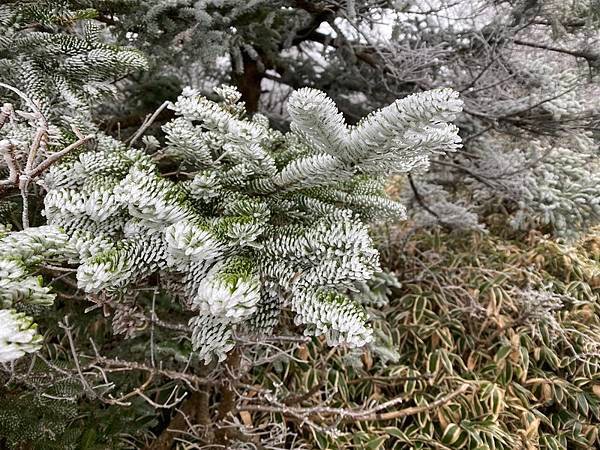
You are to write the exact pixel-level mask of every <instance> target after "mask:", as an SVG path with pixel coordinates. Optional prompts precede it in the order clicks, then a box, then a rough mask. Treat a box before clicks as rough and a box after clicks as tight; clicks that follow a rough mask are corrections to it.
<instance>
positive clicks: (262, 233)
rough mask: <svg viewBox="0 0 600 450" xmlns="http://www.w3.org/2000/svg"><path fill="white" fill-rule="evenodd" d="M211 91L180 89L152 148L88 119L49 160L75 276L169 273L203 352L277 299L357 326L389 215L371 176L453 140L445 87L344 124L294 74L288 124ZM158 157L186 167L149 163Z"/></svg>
mask: <svg viewBox="0 0 600 450" xmlns="http://www.w3.org/2000/svg"><path fill="white" fill-rule="evenodd" d="M217 93H218V94H219V95H220V96H221V98H222V102H220V103H215V102H212V101H210V100H208V99H207V98H205V97H202V96H200V95H199V94H198V92H196V91H194V90H193V89H186V90H185V91H184V93H183V94H182V95H181V96H180V97H179V98H178V100H177V102H175V103H174V104H173V105H171V108H172V109H173V110H174V111H175V114H176V116H177V117H176V118H175V119H173V120H172V121H171V122H169V123H167V124H166V125H165V126H164V127H163V129H164V132H165V135H166V136H165V142H166V146H165V147H164V148H163V149H161V150H159V152H158V153H157V154H156V158H154V157H153V156H150V155H148V154H146V153H145V152H144V151H141V150H137V149H133V148H128V147H126V146H125V145H124V144H122V143H120V142H118V141H116V140H114V139H112V138H109V137H107V136H104V135H102V134H101V133H99V134H98V135H97V137H96V148H95V149H94V150H81V151H79V152H77V153H74V154H70V155H67V156H65V158H64V159H63V160H62V162H61V163H60V164H55V165H52V166H50V167H49V168H48V170H47V172H46V173H45V176H44V179H43V184H44V186H46V187H47V188H48V193H47V195H46V196H45V210H44V214H45V216H46V220H47V222H48V226H49V227H53V228H52V229H53V230H62V232H64V233H65V234H66V236H68V245H69V246H70V248H73V249H75V251H76V252H77V256H76V257H75V258H73V259H74V260H76V261H77V264H78V269H77V282H78V286H79V287H80V288H81V289H82V290H83V291H85V292H87V293H90V294H95V295H97V294H102V295H108V296H118V295H119V294H120V293H123V292H125V290H127V289H135V288H136V287H140V286H145V285H147V284H148V283H149V282H150V279H149V276H150V275H152V274H159V276H161V277H163V278H165V279H169V280H170V283H171V285H172V286H173V287H174V291H175V292H178V293H179V297H180V298H181V299H182V303H183V305H184V306H185V307H186V308H188V309H189V310H191V311H192V312H193V313H194V314H197V316H196V317H194V318H192V319H191V320H190V323H189V324H190V327H191V329H192V336H191V337H192V344H193V348H194V350H196V352H197V354H198V356H199V358H200V359H203V360H205V361H206V362H209V361H211V360H212V359H218V360H223V359H224V358H225V357H226V355H227V353H228V352H229V351H230V350H231V349H232V348H233V347H234V345H235V342H234V339H233V336H234V335H235V334H236V333H246V334H248V333H250V334H258V335H268V334H270V333H272V330H273V328H274V326H275V325H276V324H277V321H278V317H279V315H280V311H281V309H282V308H284V307H287V308H290V309H291V310H292V312H293V313H294V315H295V322H296V324H298V325H302V326H303V327H304V329H305V333H306V334H308V335H314V336H324V337H325V339H326V340H327V342H328V343H329V344H330V345H347V346H350V347H357V346H362V345H364V344H365V343H368V342H370V341H371V340H372V330H371V329H370V326H369V324H368V316H367V314H366V311H365V309H364V307H363V306H362V304H361V303H362V302H361V301H360V296H358V297H357V295H356V286H357V285H359V284H360V283H364V282H366V281H368V280H369V279H370V278H371V277H373V275H374V274H375V273H377V272H379V271H380V268H379V258H378V253H377V251H376V249H375V248H374V246H373V242H372V240H371V237H370V236H369V229H368V226H367V223H368V221H373V220H375V221H377V220H388V219H390V218H402V217H404V208H403V207H402V205H400V204H398V203H397V202H394V201H392V200H390V199H389V198H387V196H386V194H385V192H384V189H383V188H384V183H383V182H382V176H383V175H388V174H394V173H398V174H400V173H405V172H408V171H410V170H415V169H419V170H423V168H425V167H427V165H428V164H427V162H428V158H429V156H430V155H431V154H432V153H441V152H443V151H454V150H456V148H457V147H458V146H459V138H458V136H457V133H456V132H457V130H456V128H455V127H453V126H451V125H448V124H447V121H448V120H451V119H452V118H453V117H455V114H456V113H457V112H458V111H459V110H460V106H461V103H460V101H459V100H458V99H457V95H456V93H454V92H452V91H451V90H449V89H446V90H438V91H432V92H428V93H424V94H421V95H415V96H412V97H410V98H408V99H405V100H400V101H398V102H396V103H394V104H393V105H391V106H390V107H388V108H384V109H383V110H381V111H377V112H375V113H373V114H372V115H371V116H369V117H368V118H367V119H365V120H364V121H363V122H361V123H360V124H359V125H357V126H356V127H347V126H346V125H345V124H344V122H343V121H339V120H338V119H339V113H337V111H335V110H334V109H332V108H331V107H330V106H332V103H331V100H328V99H327V98H326V97H325V95H324V94H323V93H321V92H318V91H315V90H302V91H299V92H297V93H295V94H294V95H293V96H292V97H291V98H290V111H291V113H292V129H293V132H291V133H288V134H282V133H280V132H278V131H275V130H272V129H270V128H269V126H268V122H267V121H266V120H265V118H264V117H262V116H260V115H255V116H254V117H253V118H252V119H249V118H247V117H246V116H245V111H244V108H243V104H242V103H240V102H239V98H240V96H239V93H237V91H236V90H235V89H233V88H231V87H227V86H225V87H222V88H220V89H219V90H217ZM336 121H337V122H336ZM334 122H336V123H337V125H336V126H333V125H332V123H334ZM329 143H331V145H329ZM334 144H335V145H334ZM165 157H167V158H170V159H172V160H174V161H178V162H179V164H180V165H181V167H184V168H185V169H186V172H185V173H186V174H187V175H182V174H180V175H175V176H163V175H161V173H160V170H159V167H158V165H157V163H156V160H160V159H164V158H165ZM390 161H396V163H391V164H390V163H388V162H390ZM31 230H32V231H28V233H34V232H35V230H37V229H31ZM25 236H26V235H20V234H8V236H7V237H5V238H4V239H5V240H6V241H7V242H13V241H17V242H18V241H19V240H22V239H25ZM173 300H174V299H173ZM9 306H10V305H9Z"/></svg>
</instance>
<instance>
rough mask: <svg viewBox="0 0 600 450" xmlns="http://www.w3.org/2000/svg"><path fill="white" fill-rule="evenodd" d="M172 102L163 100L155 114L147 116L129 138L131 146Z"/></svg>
mask: <svg viewBox="0 0 600 450" xmlns="http://www.w3.org/2000/svg"><path fill="white" fill-rule="evenodd" d="M170 104H171V102H170V101H168V100H167V101H165V102H163V104H162V105H160V106H159V107H158V109H157V110H156V111H154V114H152V116H150V117H149V118H147V119H146V120H145V121H144V123H142V126H140V128H139V129H138V130H137V131H136V132H135V134H134V135H133V136H132V137H131V139H130V140H129V147H131V146H132V145H133V144H134V143H135V141H137V140H138V139H139V138H140V136H141V135H142V134H144V132H145V131H146V130H147V129H148V127H149V126H150V125H152V123H153V122H154V121H155V120H156V118H157V117H158V115H159V114H160V113H161V112H163V110H164V109H165V108H166V107H167V106H169V105H170Z"/></svg>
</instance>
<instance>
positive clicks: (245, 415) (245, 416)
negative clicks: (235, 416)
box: [240, 411, 252, 427]
mask: <svg viewBox="0 0 600 450" xmlns="http://www.w3.org/2000/svg"><path fill="white" fill-rule="evenodd" d="M240 418H241V419H242V422H243V423H244V425H246V426H247V427H252V416H251V415H250V413H249V412H248V411H240Z"/></svg>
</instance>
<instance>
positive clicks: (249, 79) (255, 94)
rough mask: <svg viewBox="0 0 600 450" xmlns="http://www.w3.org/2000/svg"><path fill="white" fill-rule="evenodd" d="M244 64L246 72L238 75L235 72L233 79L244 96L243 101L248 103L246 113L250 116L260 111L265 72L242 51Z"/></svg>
mask: <svg viewBox="0 0 600 450" xmlns="http://www.w3.org/2000/svg"><path fill="white" fill-rule="evenodd" d="M242 62H243V63H244V65H243V68H244V72H243V73H236V72H235V71H234V72H233V74H232V76H231V78H232V80H233V83H234V84H235V86H236V87H237V88H238V90H239V91H240V93H241V94H242V100H243V101H244V102H246V111H248V113H249V114H254V113H255V112H257V111H258V101H259V100H260V93H261V90H260V84H261V82H262V79H263V76H264V71H263V70H262V68H261V67H259V64H258V63H257V62H256V61H255V60H253V59H252V58H251V57H250V55H248V53H246V52H245V51H242Z"/></svg>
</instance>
